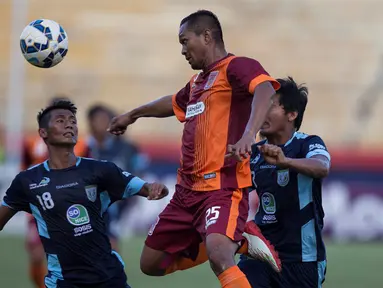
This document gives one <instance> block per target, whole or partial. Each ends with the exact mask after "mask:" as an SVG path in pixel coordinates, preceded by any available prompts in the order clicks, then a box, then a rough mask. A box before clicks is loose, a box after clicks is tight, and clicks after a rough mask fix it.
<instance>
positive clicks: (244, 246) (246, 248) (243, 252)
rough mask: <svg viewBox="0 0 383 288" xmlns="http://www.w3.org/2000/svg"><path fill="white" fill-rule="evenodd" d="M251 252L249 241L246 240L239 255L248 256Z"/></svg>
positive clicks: (238, 252)
mask: <svg viewBox="0 0 383 288" xmlns="http://www.w3.org/2000/svg"><path fill="white" fill-rule="evenodd" d="M248 250H249V245H248V244H247V240H246V239H245V240H244V241H243V243H242V246H241V247H239V249H238V251H237V254H244V255H246V254H248V252H247V251H248Z"/></svg>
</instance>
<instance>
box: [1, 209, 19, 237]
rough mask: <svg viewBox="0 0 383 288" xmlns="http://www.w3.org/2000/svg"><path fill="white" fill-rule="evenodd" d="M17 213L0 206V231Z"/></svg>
mask: <svg viewBox="0 0 383 288" xmlns="http://www.w3.org/2000/svg"><path fill="white" fill-rule="evenodd" d="M16 213H17V211H16V210H13V209H11V208H9V207H7V206H4V205H0V231H1V230H3V228H4V226H5V224H7V223H8V221H9V220H10V219H11V218H12V217H13V216H14V215H15V214H16Z"/></svg>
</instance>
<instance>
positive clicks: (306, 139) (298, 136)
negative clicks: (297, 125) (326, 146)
mask: <svg viewBox="0 0 383 288" xmlns="http://www.w3.org/2000/svg"><path fill="white" fill-rule="evenodd" d="M292 142H296V143H299V144H304V143H310V142H321V143H324V141H323V140H322V138H321V137H320V136H318V135H315V134H307V133H303V132H295V134H294V138H293V141H292Z"/></svg>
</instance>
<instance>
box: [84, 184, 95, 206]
mask: <svg viewBox="0 0 383 288" xmlns="http://www.w3.org/2000/svg"><path fill="white" fill-rule="evenodd" d="M85 192H86V196H87V197H88V199H89V201H92V202H95V201H96V199H97V185H91V186H86V187H85Z"/></svg>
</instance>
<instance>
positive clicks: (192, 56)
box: [178, 22, 207, 70]
mask: <svg viewBox="0 0 383 288" xmlns="http://www.w3.org/2000/svg"><path fill="white" fill-rule="evenodd" d="M178 37H179V41H180V43H181V45H182V50H181V54H182V55H183V56H185V58H186V61H188V62H189V64H190V66H191V68H192V69H194V70H201V69H203V63H204V60H205V58H206V51H207V46H206V44H205V38H204V33H201V35H197V34H196V33H195V32H194V31H191V30H190V29H188V28H187V22H186V23H184V24H183V25H181V27H180V32H179V34H178Z"/></svg>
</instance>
